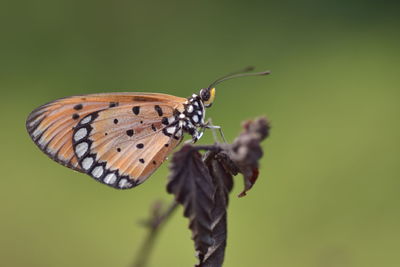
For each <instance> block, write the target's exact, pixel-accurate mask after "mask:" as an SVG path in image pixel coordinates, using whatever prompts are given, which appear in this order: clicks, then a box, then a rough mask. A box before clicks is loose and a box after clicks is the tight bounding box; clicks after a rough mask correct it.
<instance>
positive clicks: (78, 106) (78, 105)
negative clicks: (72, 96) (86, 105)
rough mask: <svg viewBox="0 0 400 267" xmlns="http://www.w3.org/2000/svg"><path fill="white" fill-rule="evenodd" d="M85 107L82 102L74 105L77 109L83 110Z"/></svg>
mask: <svg viewBox="0 0 400 267" xmlns="http://www.w3.org/2000/svg"><path fill="white" fill-rule="evenodd" d="M82 108H83V106H82V104H77V105H75V106H74V109H75V110H81V109H82Z"/></svg>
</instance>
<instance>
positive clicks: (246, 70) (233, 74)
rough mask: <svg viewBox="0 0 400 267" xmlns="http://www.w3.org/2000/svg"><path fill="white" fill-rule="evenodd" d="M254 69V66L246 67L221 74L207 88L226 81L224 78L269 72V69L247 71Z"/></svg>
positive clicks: (259, 74)
mask: <svg viewBox="0 0 400 267" xmlns="http://www.w3.org/2000/svg"><path fill="white" fill-rule="evenodd" d="M252 70H254V67H251V66H250V67H247V68H244V69H242V70H240V71H236V72H232V73H230V74H228V75H225V76H222V77H221V78H218V79H217V80H215V81H214V82H213V83H211V84H210V85H209V86H208V87H207V88H208V89H211V88H212V87H214V86H215V85H217V84H219V83H221V82H223V81H226V80H230V79H234V78H238V77H247V76H262V75H268V74H270V73H271V71H269V70H267V71H262V72H253V73H248V72H249V71H252Z"/></svg>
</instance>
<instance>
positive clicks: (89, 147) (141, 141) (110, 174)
mask: <svg viewBox="0 0 400 267" xmlns="http://www.w3.org/2000/svg"><path fill="white" fill-rule="evenodd" d="M174 109H175V107H173V106H171V105H167V104H164V103H161V102H147V103H145V104H143V105H140V106H137V105H133V106H132V107H131V108H130V109H126V108H122V107H117V108H114V109H106V110H102V111H99V112H94V113H92V114H89V115H87V116H86V117H85V118H83V119H82V120H81V121H80V122H79V124H78V125H77V127H75V129H74V134H73V143H74V149H75V154H76V156H77V158H78V160H79V165H80V167H81V168H82V170H83V171H84V172H86V173H87V174H89V175H90V176H92V177H93V178H94V179H96V180H98V181H100V182H102V183H104V184H107V185H110V186H112V187H115V188H119V189H125V188H131V187H133V186H135V185H137V184H140V183H142V182H143V181H144V180H145V179H147V178H148V177H149V176H150V175H151V174H152V173H153V172H154V171H155V170H156V169H157V168H158V167H159V166H160V165H161V163H162V162H163V161H164V160H165V158H166V156H167V155H168V154H169V153H170V152H171V150H172V149H173V148H175V147H176V146H177V145H178V144H179V142H180V140H181V132H180V133H177V134H176V136H175V138H174V137H172V136H169V135H168V133H167V134H166V133H165V129H167V128H168V127H173V126H168V121H171V120H172V119H173V118H174V115H173V113H174Z"/></svg>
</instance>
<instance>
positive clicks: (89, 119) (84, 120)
mask: <svg viewBox="0 0 400 267" xmlns="http://www.w3.org/2000/svg"><path fill="white" fill-rule="evenodd" d="M91 120H92V115H89V116H87V117H86V118H84V119H83V120H81V122H80V124H86V123H88V122H90V121H91Z"/></svg>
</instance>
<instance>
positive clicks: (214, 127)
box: [202, 119, 226, 143]
mask: <svg viewBox="0 0 400 267" xmlns="http://www.w3.org/2000/svg"><path fill="white" fill-rule="evenodd" d="M202 128H203V129H205V128H207V129H211V131H212V133H213V136H214V140H215V141H216V142H218V138H217V134H216V133H215V130H218V132H219V134H220V135H221V138H222V141H223V142H224V143H226V139H225V135H224V132H223V131H222V127H221V126H218V125H213V124H212V121H211V119H208V120H207V122H206V123H205V124H204V125H203V126H202Z"/></svg>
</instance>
